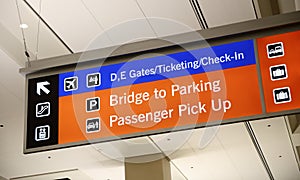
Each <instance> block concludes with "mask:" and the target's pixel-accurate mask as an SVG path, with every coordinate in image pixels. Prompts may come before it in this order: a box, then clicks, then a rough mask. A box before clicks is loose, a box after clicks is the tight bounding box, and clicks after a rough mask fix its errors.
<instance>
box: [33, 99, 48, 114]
mask: <svg viewBox="0 0 300 180" xmlns="http://www.w3.org/2000/svg"><path fill="white" fill-rule="evenodd" d="M49 115H50V103H49V102H42V103H38V104H37V105H36V106H35V116H36V117H45V116H49Z"/></svg>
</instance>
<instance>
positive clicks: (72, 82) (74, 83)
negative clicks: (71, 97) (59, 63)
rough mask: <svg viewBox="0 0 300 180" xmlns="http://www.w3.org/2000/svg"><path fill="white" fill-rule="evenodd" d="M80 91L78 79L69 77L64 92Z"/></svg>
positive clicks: (65, 82) (66, 79) (65, 80)
mask: <svg viewBox="0 0 300 180" xmlns="http://www.w3.org/2000/svg"><path fill="white" fill-rule="evenodd" d="M77 89H78V77H77V76H73V77H68V78H65V79H64V91H65V92H68V91H75V90H77Z"/></svg>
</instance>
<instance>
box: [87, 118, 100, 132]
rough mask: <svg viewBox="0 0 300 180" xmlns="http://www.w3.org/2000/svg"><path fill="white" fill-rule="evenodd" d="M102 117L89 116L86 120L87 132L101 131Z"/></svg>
mask: <svg viewBox="0 0 300 180" xmlns="http://www.w3.org/2000/svg"><path fill="white" fill-rule="evenodd" d="M100 127H101V126H100V118H99V117H95V118H89V119H87V120H86V132H87V133H94V132H99V131H100Z"/></svg>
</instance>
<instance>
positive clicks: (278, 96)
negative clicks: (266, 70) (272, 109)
mask: <svg viewBox="0 0 300 180" xmlns="http://www.w3.org/2000/svg"><path fill="white" fill-rule="evenodd" d="M273 97H274V103H275V104H282V103H288V102H291V101H292V97H291V91H290V88H289V87H282V88H276V89H273Z"/></svg>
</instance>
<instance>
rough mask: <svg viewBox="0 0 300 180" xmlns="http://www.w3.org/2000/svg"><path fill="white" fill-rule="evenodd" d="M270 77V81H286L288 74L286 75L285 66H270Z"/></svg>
mask: <svg viewBox="0 0 300 180" xmlns="http://www.w3.org/2000/svg"><path fill="white" fill-rule="evenodd" d="M270 75H271V80H272V81H277V80H282V79H287V78H288V74H287V68H286V65H285V64H280V65H276V66H271V67H270Z"/></svg>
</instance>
